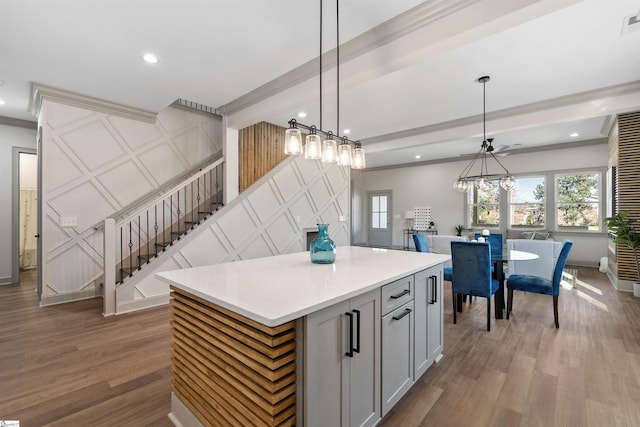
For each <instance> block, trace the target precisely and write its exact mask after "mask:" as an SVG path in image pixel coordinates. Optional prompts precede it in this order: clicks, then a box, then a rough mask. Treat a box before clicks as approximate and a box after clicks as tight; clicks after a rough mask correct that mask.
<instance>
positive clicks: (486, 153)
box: [453, 76, 516, 193]
mask: <svg viewBox="0 0 640 427" xmlns="http://www.w3.org/2000/svg"><path fill="white" fill-rule="evenodd" d="M489 79H490V77H489V76H482V77H480V78H479V79H478V82H480V83H482V126H483V140H482V145H481V146H480V151H478V153H477V154H476V155H475V156H474V157H473V159H472V160H471V162H470V163H469V164H468V165H467V167H466V168H464V169H463V170H462V172H461V173H460V176H459V177H458V180H457V181H456V182H455V183H454V184H453V188H455V189H456V190H458V191H459V192H461V193H465V192H467V191H469V190H470V189H471V186H472V185H475V186H476V188H477V189H478V190H488V189H490V188H491V181H500V186H501V187H502V188H504V189H505V190H506V191H511V190H512V189H513V187H515V185H516V180H515V178H514V177H513V175H511V174H510V173H509V171H508V170H507V168H505V167H504V165H503V164H502V163H500V160H498V159H497V157H496V156H495V155H494V154H493V151H494V147H493V145H492V142H493V138H487V120H486V112H487V107H486V104H487V103H486V93H485V85H486V83H487V82H488V81H489ZM488 158H492V159H493V160H495V161H496V163H498V165H500V167H501V168H502V170H504V173H493V174H490V173H489V172H488V162H487V159H488ZM478 160H479V161H480V173H479V174H476V175H471V173H472V170H473V166H474V165H475V163H476V162H477V161H478Z"/></svg>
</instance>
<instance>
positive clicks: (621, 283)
mask: <svg viewBox="0 0 640 427" xmlns="http://www.w3.org/2000/svg"><path fill="white" fill-rule="evenodd" d="M607 277H608V278H609V281H610V282H611V284H612V285H613V288H614V289H615V290H617V291H621V292H633V282H632V281H631V280H619V279H618V277H616V275H615V274H613V273H612V272H611V270H608V271H607Z"/></svg>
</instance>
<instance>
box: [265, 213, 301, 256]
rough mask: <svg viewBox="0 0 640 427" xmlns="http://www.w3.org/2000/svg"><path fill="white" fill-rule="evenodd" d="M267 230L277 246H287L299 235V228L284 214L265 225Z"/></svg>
mask: <svg viewBox="0 0 640 427" xmlns="http://www.w3.org/2000/svg"><path fill="white" fill-rule="evenodd" d="M265 230H266V232H267V235H268V236H269V237H270V238H271V241H272V242H273V244H274V246H275V247H276V248H284V247H287V246H289V245H290V244H291V243H292V241H295V240H297V239H298V237H299V233H298V230H297V229H295V228H294V227H293V226H292V225H291V223H290V222H289V220H288V218H287V217H286V216H284V215H278V216H277V217H276V218H275V220H274V221H273V222H271V223H270V224H269V225H268V226H266V227H265ZM275 254H277V252H276V253H274V255H275Z"/></svg>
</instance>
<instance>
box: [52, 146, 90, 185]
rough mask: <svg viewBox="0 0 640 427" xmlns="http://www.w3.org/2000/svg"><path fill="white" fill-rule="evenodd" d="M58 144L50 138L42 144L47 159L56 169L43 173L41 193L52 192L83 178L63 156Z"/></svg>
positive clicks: (67, 157) (63, 153)
mask: <svg viewBox="0 0 640 427" xmlns="http://www.w3.org/2000/svg"><path fill="white" fill-rule="evenodd" d="M65 150H66V147H64V150H63V149H62V147H60V145H59V143H58V142H57V141H56V140H55V139H53V138H51V139H48V140H47V141H46V142H45V143H44V144H43V151H44V152H46V156H47V159H48V160H49V161H51V162H52V163H54V164H56V165H57V166H58V167H56V168H55V169H52V168H48V169H46V170H45V171H43V172H44V173H43V176H42V185H43V188H42V191H54V190H56V189H57V188H59V187H61V186H63V185H65V184H68V183H71V182H73V181H74V180H76V179H78V178H81V177H83V176H84V175H83V172H82V171H81V170H80V169H78V167H76V165H75V163H74V162H73V160H71V159H70V158H69V156H67V155H66V154H65Z"/></svg>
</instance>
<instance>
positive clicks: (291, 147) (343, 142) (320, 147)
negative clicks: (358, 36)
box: [284, 0, 366, 169]
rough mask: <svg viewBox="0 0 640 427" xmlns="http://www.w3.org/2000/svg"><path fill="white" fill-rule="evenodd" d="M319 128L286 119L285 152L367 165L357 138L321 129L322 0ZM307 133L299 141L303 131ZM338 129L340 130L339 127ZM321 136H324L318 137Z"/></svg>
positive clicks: (337, 60)
mask: <svg viewBox="0 0 640 427" xmlns="http://www.w3.org/2000/svg"><path fill="white" fill-rule="evenodd" d="M339 17H340V14H339V9H338V0H336V127H337V128H338V129H340V25H339V24H340V21H339ZM319 59H320V73H319V77H320V128H317V127H315V126H308V125H305V124H302V123H298V121H297V120H296V119H291V120H289V129H287V130H286V131H285V134H284V153H285V154H288V155H299V154H302V153H303V152H304V158H305V159H310V160H321V161H322V162H324V163H337V164H339V165H340V166H350V167H351V168H352V169H364V168H365V167H366V161H365V153H364V148H362V144H361V143H360V141H351V140H350V139H348V138H347V137H346V136H343V137H340V135H339V134H338V133H337V134H334V133H333V132H331V131H324V130H322V0H320V55H319ZM300 129H305V130H307V131H308V132H309V134H308V135H307V136H306V137H305V143H304V147H303V144H302V132H300ZM338 132H339V131H338ZM321 137H323V138H324V139H323V138H321Z"/></svg>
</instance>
